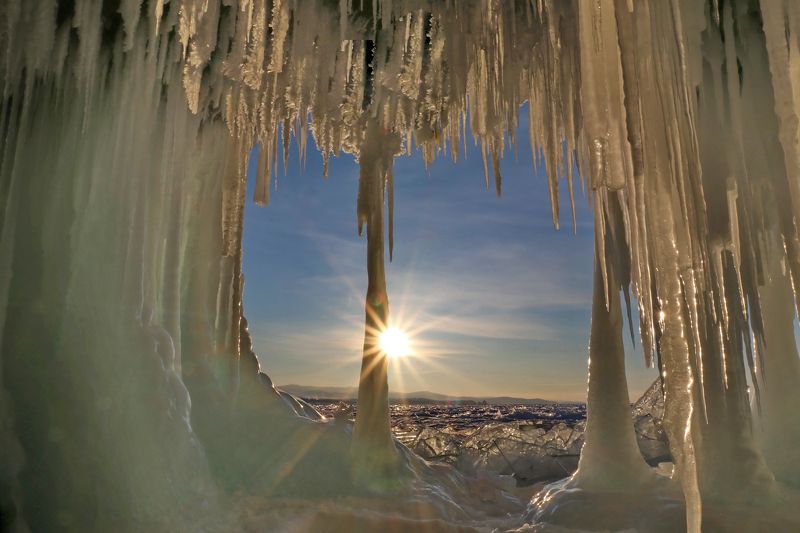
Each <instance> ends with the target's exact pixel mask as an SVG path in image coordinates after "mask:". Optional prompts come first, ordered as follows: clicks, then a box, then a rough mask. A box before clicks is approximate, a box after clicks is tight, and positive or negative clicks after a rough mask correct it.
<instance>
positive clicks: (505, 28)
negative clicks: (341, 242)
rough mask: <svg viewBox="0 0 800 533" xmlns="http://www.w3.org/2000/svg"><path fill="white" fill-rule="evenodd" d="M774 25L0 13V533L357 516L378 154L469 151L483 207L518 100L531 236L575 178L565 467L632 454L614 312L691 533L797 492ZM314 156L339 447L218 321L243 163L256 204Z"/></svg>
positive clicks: (230, 13) (704, 19) (727, 8)
mask: <svg viewBox="0 0 800 533" xmlns="http://www.w3.org/2000/svg"><path fill="white" fill-rule="evenodd" d="M799 30H800V5H798V4H797V3H796V2H795V1H794V0H736V1H735V2H734V1H724V2H723V1H718V0H706V1H696V0H637V1H635V2H634V1H632V0H596V1H594V2H588V1H586V2H584V1H579V0H563V1H556V0H530V1H528V0H516V1H507V2H502V1H499V0H480V1H475V2H456V1H454V0H442V1H440V2H430V1H427V0H339V1H338V2H337V1H335V0H303V1H299V0H269V1H268V0H169V1H168V0H146V1H142V0H114V1H112V0H37V1H22V0H5V1H4V2H3V3H2V5H0V53H1V54H2V59H0V80H1V81H2V108H0V134H2V143H1V144H0V340H1V342H2V348H1V352H0V362H1V363H2V364H1V365H0V398H2V402H1V403H0V428H2V429H1V430H0V445H2V448H3V450H4V453H3V456H2V459H1V461H2V463H1V464H2V469H0V509H2V516H3V521H4V527H5V526H6V525H8V527H9V528H15V529H16V530H19V531H22V530H25V529H26V528H28V527H30V528H31V529H33V530H43V529H54V528H62V529H70V530H76V531H86V530H110V529H116V530H119V529H120V528H127V529H130V530H141V529H143V528H147V529H151V530H153V529H158V528H163V529H170V526H169V525H167V524H172V523H178V524H183V527H188V526H186V524H187V522H186V521H187V520H189V521H191V520H196V521H198V522H203V523H205V524H210V523H212V522H213V518H212V517H219V516H222V515H220V514H219V513H217V512H215V509H216V508H217V506H224V500H225V499H226V498H227V496H226V495H227V494H229V493H230V492H231V490H234V489H236V488H241V487H245V488H247V489H248V490H251V491H256V492H259V491H260V493H262V494H267V495H271V494H293V495H308V494H310V493H314V494H317V495H319V494H334V493H336V494H338V493H341V492H347V491H354V490H358V486H357V484H354V482H353V477H352V476H351V466H352V465H353V464H358V463H359V461H360V460H361V456H362V455H364V454H365V453H367V452H364V450H371V451H370V452H369V453H372V452H373V451H375V450H383V451H382V452H380V453H381V454H384V452H385V455H387V456H391V455H392V454H393V453H395V452H394V451H393V450H394V449H395V445H394V444H393V443H392V441H391V439H390V436H389V433H388V431H389V427H388V423H387V421H388V418H387V415H386V408H387V405H386V388H385V387H386V382H385V375H386V369H385V367H384V366H382V363H381V361H380V357H378V358H377V359H375V358H372V359H370V357H371V356H372V355H374V354H371V351H372V350H371V349H372V348H373V347H374V345H375V332H374V327H375V326H376V325H378V326H379V325H380V323H381V322H383V323H386V321H387V320H388V296H387V295H386V291H385V283H384V280H383V277H384V275H383V258H382V255H383V239H384V228H383V227H382V225H383V221H384V214H383V209H384V201H386V202H387V205H388V223H387V224H388V231H387V233H388V240H389V248H390V254H391V246H392V220H391V215H392V203H393V194H392V186H393V181H392V173H391V165H392V158H393V157H394V156H395V155H397V154H398V153H401V152H404V151H405V152H410V151H412V150H414V149H417V150H420V151H421V152H422V153H423V154H424V157H425V160H426V161H427V162H431V161H433V160H434V159H435V158H436V157H438V156H440V155H449V156H450V157H452V158H454V159H456V158H458V157H461V155H462V154H463V151H464V150H465V149H466V146H465V145H466V143H467V130H469V132H470V133H471V134H472V136H473V138H474V139H475V141H476V142H477V144H478V146H479V150H480V152H481V154H482V157H483V161H484V169H485V174H486V181H487V185H488V184H489V181H490V175H491V177H492V181H493V183H494V188H495V189H496V191H497V193H498V194H499V193H500V192H501V186H502V179H501V174H500V168H499V161H500V158H501V156H502V154H503V152H504V150H505V146H506V143H507V142H511V143H513V142H514V140H515V139H514V132H515V131H516V128H517V116H518V109H519V108H520V106H521V105H522V104H523V103H524V102H528V109H529V118H528V127H529V128H530V132H531V135H530V139H531V144H532V147H533V149H534V153H535V154H536V156H535V161H534V164H539V162H541V163H542V164H544V166H545V167H546V169H547V174H548V179H549V184H550V190H551V191H552V192H551V201H552V207H553V222H554V224H555V225H558V223H559V218H560V213H559V205H558V201H557V200H558V188H559V186H560V184H561V183H562V182H563V181H566V186H567V187H568V189H569V193H570V198H574V192H573V167H574V164H573V163H577V166H578V168H579V169H580V172H579V175H580V179H581V180H582V181H581V184H582V186H584V187H585V189H586V190H587V191H588V194H589V195H590V196H591V201H592V205H593V208H594V212H595V225H596V235H597V238H596V247H597V266H596V270H597V276H596V284H597V287H596V289H595V295H596V298H595V302H594V306H593V312H594V319H593V324H602V325H603V326H608V329H607V330H606V332H607V334H608V337H605V336H604V335H603V332H602V331H598V332H597V334H595V332H594V331H593V333H592V343H591V349H590V352H591V357H592V374H591V375H590V382H589V386H590V393H589V394H590V401H591V405H590V417H589V421H588V426H589V427H590V428H591V427H592V425H593V424H595V421H599V420H604V421H606V423H603V424H599V429H597V431H594V430H592V429H587V443H586V447H585V450H586V452H587V453H586V458H585V463H582V464H581V468H580V470H579V472H584V473H586V472H590V471H591V472H593V473H592V474H591V478H592V479H596V480H597V479H602V477H603V476H604V475H605V474H609V475H611V473H610V472H609V471H606V470H604V467H603V466H602V465H600V464H597V462H595V463H594V464H592V462H593V461H603V460H604V459H601V458H603V457H605V458H606V459H607V458H608V457H610V455H609V454H611V453H612V450H610V449H609V447H608V446H606V445H604V442H620V443H623V444H624V446H625V447H626V449H628V452H626V455H625V457H627V459H623V460H624V461H632V462H633V463H635V462H636V460H637V459H638V458H636V457H633V456H634V455H635V454H634V453H633V452H630V450H631V449H632V447H631V446H630V444H631V443H632V438H633V437H632V432H631V430H630V428H629V427H627V425H626V424H625V423H624V419H623V418H620V414H619V413H620V412H621V406H622V404H623V400H624V399H625V398H623V396H624V395H623V394H622V392H621V391H620V389H621V388H622V387H623V385H624V375H623V374H622V372H623V369H622V368H621V367H620V365H619V361H621V358H620V353H619V349H621V348H620V347H619V346H618V339H617V337H618V333H619V332H618V329H619V328H618V326H617V324H618V322H619V319H620V316H621V312H620V310H619V309H618V307H619V302H618V300H619V298H618V297H617V295H618V292H619V291H618V289H620V288H621V289H622V290H624V291H625V292H624V294H625V296H626V302H629V300H628V293H629V292H630V293H631V294H632V295H633V297H635V299H636V302H637V305H638V316H639V321H640V323H639V333H640V337H641V341H642V344H643V346H644V350H645V354H646V357H647V359H648V362H651V363H654V364H657V365H658V367H659V369H660V371H661V374H662V378H663V388H664V393H665V402H664V412H665V415H664V422H663V427H664V430H665V432H666V433H667V435H668V437H669V442H670V447H671V454H672V456H673V457H674V459H675V478H676V479H677V480H678V481H679V482H680V485H681V487H682V491H683V496H684V499H685V505H686V524H687V528H688V529H689V530H690V531H699V530H700V529H701V527H702V525H703V521H704V520H705V518H704V517H705V516H706V515H707V513H705V512H704V507H705V508H707V507H708V506H711V507H714V506H718V505H721V504H725V503H728V504H748V505H757V506H760V507H758V508H759V509H768V510H769V509H774V508H775V502H776V501H780V498H782V497H783V496H782V495H781V494H779V493H780V492H781V491H783V490H784V489H783V487H784V486H787V485H788V486H794V487H797V486H798V485H800V457H799V456H798V454H800V449H798V447H797V446H796V445H795V443H796V442H797V439H798V438H800V417H799V416H798V414H797V409H796V407H797V405H800V397H798V396H799V395H800V387H799V386H798V385H800V362H798V356H797V351H796V348H795V342H794V333H793V323H794V317H795V311H796V308H797V305H798V300H799V299H800V298H798V293H797V291H796V287H797V286H798V283H800V235H798V231H799V228H798V224H799V222H798V220H797V216H798V213H800V127H799V126H798V108H799V107H800V75H798V72H800V71H799V70H798V68H799V67H800V34H799V33H798V31H799ZM309 133H310V134H311V138H312V140H313V143H314V145H315V146H316V148H317V149H318V150H320V151H321V152H322V153H323V155H324V157H325V158H326V160H327V158H328V157H329V156H331V155H337V154H339V153H340V152H347V153H351V154H353V155H354V156H356V157H357V158H358V159H359V161H360V163H361V164H362V173H361V186H360V192H359V200H358V210H357V211H358V212H357V218H358V224H359V226H361V225H362V224H366V226H367V238H368V241H369V248H370V250H369V254H368V255H369V258H368V272H369V277H370V283H369V285H370V290H369V293H368V297H367V303H366V313H367V331H366V335H365V359H364V362H365V367H364V369H363V370H362V383H361V387H360V401H361V404H362V405H363V406H371V407H374V410H372V412H371V409H363V410H360V411H359V412H360V413H362V412H363V413H364V415H362V418H361V419H360V420H358V421H357V423H356V428H355V437H354V443H355V444H354V447H353V448H351V447H350V445H349V441H350V436H349V433H348V432H347V430H344V429H342V428H338V427H335V425H333V426H332V425H331V424H324V423H322V424H321V423H318V422H314V421H313V420H312V419H314V418H316V415H315V413H314V411H313V409H311V408H310V407H308V406H306V405H303V404H302V403H300V402H297V401H295V400H293V399H291V398H290V397H288V396H287V395H282V394H280V392H279V391H276V390H275V389H274V388H273V387H272V384H271V382H270V381H269V378H267V377H266V375H265V374H263V373H261V372H260V370H259V366H258V362H257V360H256V359H255V356H254V354H253V353H252V350H251V349H250V347H249V340H248V336H247V329H246V323H245V322H244V320H243V317H242V310H241V294H242V289H243V279H242V275H241V268H240V266H241V232H242V212H243V208H244V194H245V179H244V178H245V169H246V168H247V166H246V164H247V158H248V154H249V153H250V151H251V147H252V146H254V145H255V144H258V145H260V147H261V149H260V151H259V154H260V155H259V158H260V161H259V165H258V167H259V172H258V179H257V186H256V201H258V202H260V203H267V202H268V199H269V189H270V175H271V174H272V173H273V172H274V169H275V166H276V161H278V160H279V159H280V158H283V159H284V160H285V159H286V158H287V157H288V153H289V150H290V148H291V142H290V141H291V139H292V138H294V139H295V142H296V145H297V148H298V149H299V151H300V153H301V154H304V153H305V152H306V150H307V149H308V148H309V137H308V135H309ZM490 167H491V172H490ZM384 196H385V198H384ZM573 212H574V211H573ZM573 220H574V215H573ZM597 295H600V296H602V300H600V299H599V297H598V296H597ZM532 297H535V295H532ZM629 305H630V304H629ZM628 314H629V316H630V311H629V312H628ZM593 327H594V326H593ZM599 329H601V328H599V327H598V330H599ZM602 329H605V328H602ZM606 359H608V360H606ZM373 362H374V363H375V364H374V365H373ZM749 391H752V398H753V401H752V402H751V401H750V394H749ZM601 405H602V406H603V407H599V406H601ZM751 412H752V413H753V414H751ZM370 413H371V414H370ZM298 415H300V416H298ZM612 421H613V422H612ZM359 443H360V444H359ZM361 445H363V446H364V447H365V448H362V449H361V451H359V446H361ZM348 450H350V451H348ZM353 450H355V452H356V453H351V452H352V451H353ZM596 450H597V451H596ZM590 451H591V453H589V452H590ZM362 452H363V453H362ZM369 453H368V454H369ZM376 453H378V452H376ZM397 453H400V452H397ZM401 455H402V454H401ZM592 457H598V458H597V459H592ZM405 461H406V462H405V463H404V464H406V465H407V466H408V465H416V464H417V463H414V462H413V461H412V462H409V461H410V460H409V459H407V458H406V460H405ZM299 463H302V467H299V466H298V464H299ZM287 465H289V466H287ZM295 467H296V468H295ZM409 468H410V467H409ZM420 468H421V467H420ZM631 469H632V470H638V469H639V466H631ZM634 477H637V476H634ZM575 479H576V480H577V479H580V476H578V477H576V478H575ZM628 482H630V483H629V485H628V486H629V488H630V489H631V490H637V489H633V488H631V487H632V486H633V485H635V483H633V481H632V479H629V480H628V481H626V482H625V483H628ZM592 486H593V487H594V488H593V489H592V490H595V491H596V492H597V493H598V494H600V493H603V489H601V488H598V487H599V486H598V485H596V484H592ZM617 488H619V487H617ZM221 489H226V490H221ZM606 496H607V495H606ZM606 496H603V497H606ZM540 503H541V504H542V505H547V502H546V501H540ZM762 514H763V513H762ZM220 527H223V528H224V524H222V525H220Z"/></svg>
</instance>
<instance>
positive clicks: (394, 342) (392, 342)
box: [380, 326, 410, 357]
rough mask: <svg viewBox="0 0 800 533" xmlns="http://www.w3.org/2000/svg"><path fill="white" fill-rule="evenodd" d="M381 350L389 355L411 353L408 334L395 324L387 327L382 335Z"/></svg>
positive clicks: (401, 355) (400, 355)
mask: <svg viewBox="0 0 800 533" xmlns="http://www.w3.org/2000/svg"><path fill="white" fill-rule="evenodd" d="M380 347H381V350H382V351H383V352H384V353H385V354H386V355H388V356H389V357H403V356H405V355H408V353H409V351H410V350H409V345H408V335H406V334H405V333H404V332H403V331H400V330H399V329H397V328H396V327H394V326H391V327H388V328H386V330H384V332H383V333H381V337H380Z"/></svg>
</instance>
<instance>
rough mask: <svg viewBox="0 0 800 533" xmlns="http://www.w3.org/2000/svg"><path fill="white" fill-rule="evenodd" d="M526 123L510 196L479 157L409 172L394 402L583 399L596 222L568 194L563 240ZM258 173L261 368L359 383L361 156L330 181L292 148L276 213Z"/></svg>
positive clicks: (252, 306)
mask: <svg viewBox="0 0 800 533" xmlns="http://www.w3.org/2000/svg"><path fill="white" fill-rule="evenodd" d="M525 116H527V113H525ZM525 120H526V119H525ZM525 120H521V122H522V124H523V127H522V128H520V131H519V134H518V139H519V145H518V147H517V149H516V152H517V153H516V154H515V150H514V149H513V148H511V149H510V150H507V152H506V157H505V158H504V160H503V161H502V165H501V168H502V171H503V172H502V174H503V196H502V197H501V198H499V199H498V198H497V197H496V196H495V194H494V190H493V189H492V190H487V189H486V187H485V185H484V176H483V165H482V162H481V158H480V152H479V150H478V149H477V148H475V147H470V150H469V152H468V154H467V158H466V160H462V161H459V162H458V163H457V164H453V163H452V162H450V161H449V160H448V159H446V158H441V159H439V160H437V161H436V162H435V163H434V164H433V165H432V166H431V167H430V168H428V169H426V168H425V166H424V164H423V162H422V158H421V156H420V155H419V154H415V155H413V156H412V157H398V158H396V159H395V166H394V169H395V170H394V171H395V244H394V260H393V261H392V263H391V264H389V263H388V253H387V283H388V287H389V298H390V308H391V311H392V316H393V317H394V319H395V320H396V321H398V322H399V323H400V325H401V326H402V327H404V328H406V329H408V330H410V331H413V332H414V335H413V338H412V348H413V349H414V354H413V355H412V356H410V357H406V358H404V359H402V360H393V361H392V363H391V366H390V381H389V386H390V388H392V389H395V390H401V391H406V392H411V391H417V390H431V391H435V392H440V393H445V394H465V395H514V396H524V397H543V398H550V399H562V400H582V399H584V398H585V395H586V360H587V355H588V354H587V345H588V335H589V325H590V312H589V311H590V307H591V293H592V286H591V281H592V219H591V213H590V211H589V209H588V204H587V201H586V198H585V197H584V196H583V195H582V194H581V193H580V191H579V187H578V186H577V184H576V187H577V188H578V192H577V200H576V203H577V208H578V225H577V234H576V235H573V233H572V229H571V222H570V219H569V217H570V215H569V202H568V197H567V196H566V184H564V186H563V187H562V189H563V190H562V229H561V230H559V231H556V230H554V228H553V226H552V223H551V215H550V204H549V196H548V191H547V183H546V178H545V175H544V170H543V169H536V170H532V162H531V153H530V148H529V146H528V139H527V125H526V122H525ZM251 159H254V158H251ZM253 166H254V165H251V173H250V179H249V181H250V188H251V191H250V195H249V197H248V202H247V206H246V209H245V226H244V227H245V235H244V273H245V291H244V304H245V313H246V315H247V317H248V321H249V322H250V330H251V333H252V335H253V341H254V345H255V348H256V351H257V352H258V353H259V359H260V361H261V365H262V367H263V369H264V370H265V371H266V372H267V373H268V374H269V375H270V376H271V378H272V379H273V381H274V382H275V383H276V384H289V383H299V384H303V385H318V386H325V385H327V386H355V385H356V384H357V381H358V373H359V368H360V358H361V346H362V342H363V320H364V301H363V298H364V292H365V290H366V285H367V280H366V238H365V237H362V238H359V237H358V234H357V227H356V195H357V191H358V166H357V165H356V163H355V161H354V159H353V157H352V156H350V155H347V154H343V155H341V156H340V157H337V158H333V159H331V162H330V172H329V177H328V179H327V180H326V179H324V178H323V177H322V159H321V157H320V156H319V154H317V153H316V152H315V151H313V150H309V153H308V160H307V162H306V165H305V168H301V165H300V163H299V160H298V157H297V150H296V147H294V146H293V147H292V154H291V157H290V161H289V165H288V168H287V169H286V174H285V175H284V173H283V172H282V171H281V172H279V176H278V179H277V189H273V190H272V193H271V202H270V205H269V206H267V207H258V206H256V205H255V204H254V203H253V202H252V200H251V198H252V185H253V176H252V168H253ZM624 334H625V336H626V337H628V335H629V334H628V331H627V329H626V330H625V332H624ZM626 348H627V351H626V353H627V367H628V381H629V388H630V393H631V396H632V399H635V397H637V396H638V395H639V394H640V393H641V392H642V391H643V390H644V389H645V388H646V387H647V386H648V385H649V384H650V383H651V382H652V380H653V379H654V378H655V375H656V373H655V371H654V370H652V369H647V368H646V367H645V366H644V362H643V358H642V355H641V350H640V349H638V339H637V349H634V348H633V347H632V345H631V344H630V342H628V343H627V344H626Z"/></svg>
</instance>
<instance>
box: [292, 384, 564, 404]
mask: <svg viewBox="0 0 800 533" xmlns="http://www.w3.org/2000/svg"><path fill="white" fill-rule="evenodd" d="M278 388H279V389H281V390H284V391H286V392H288V393H289V394H292V395H294V396H298V397H300V398H303V399H304V400H345V401H346V400H355V399H356V397H357V396H358V389H356V388H354V387H311V386H305V385H294V384H292V385H280V386H278ZM389 401H391V402H393V403H483V402H486V403H487V404H491V405H549V404H554V403H563V404H572V403H578V402H555V401H552V400H543V399H541V398H514V397H511V396H448V395H447V394H439V393H438V392H431V391H415V392H391V391H390V392H389Z"/></svg>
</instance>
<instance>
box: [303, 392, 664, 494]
mask: <svg viewBox="0 0 800 533" xmlns="http://www.w3.org/2000/svg"><path fill="white" fill-rule="evenodd" d="M659 386H660V384H659V382H656V383H654V384H653V385H652V386H651V387H650V388H649V389H648V390H647V392H645V394H644V395H643V396H642V398H641V399H639V400H638V401H637V402H636V403H635V404H634V406H633V409H632V413H633V416H634V424H635V427H636V433H637V438H638V440H639V448H640V450H641V451H642V455H643V456H644V457H645V459H646V460H647V462H648V463H650V464H651V465H652V466H658V464H659V463H661V462H667V461H670V460H671V458H670V456H669V451H668V446H667V442H666V437H665V436H664V432H663V429H662V428H661V417H662V415H663V398H662V396H661V393H660V389H659ZM310 403H312V405H314V407H316V408H317V409H318V410H319V411H320V412H321V413H322V414H323V415H325V416H326V417H329V418H336V417H340V418H349V417H351V416H352V415H353V406H352V405H350V404H343V403H341V402H336V401H327V400H311V401H310ZM391 414H392V431H393V433H394V435H395V437H396V438H397V440H399V441H400V442H401V443H403V444H404V445H405V446H407V447H408V448H409V449H411V450H413V451H414V452H415V453H416V454H417V455H419V456H420V457H422V458H424V459H426V460H428V461H436V462H443V463H446V464H449V465H452V466H454V467H455V468H456V469H457V470H458V471H459V472H461V473H463V474H465V475H467V476H475V475H477V474H478V473H479V472H481V471H488V472H491V473H496V474H500V475H503V476H512V477H513V479H514V481H515V482H516V485H517V486H520V487H522V486H528V485H533V484H535V483H541V482H548V481H554V480H557V479H561V478H563V477H566V476H569V475H572V473H573V472H574V471H575V469H576V468H577V466H578V458H579V456H580V451H581V447H582V446H583V442H584V430H585V426H586V406H585V404H581V403H560V404H558V403H556V404H541V405H475V404H460V405H458V404H457V405H450V404H394V405H392V406H391Z"/></svg>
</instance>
